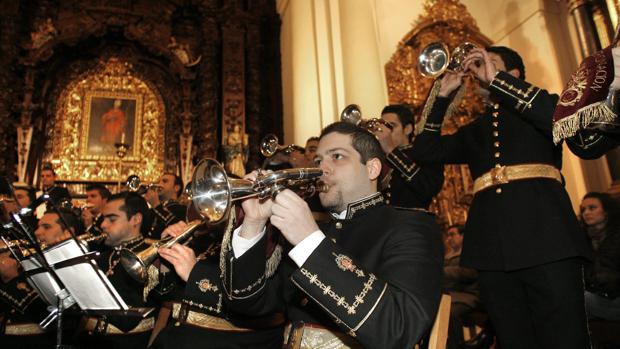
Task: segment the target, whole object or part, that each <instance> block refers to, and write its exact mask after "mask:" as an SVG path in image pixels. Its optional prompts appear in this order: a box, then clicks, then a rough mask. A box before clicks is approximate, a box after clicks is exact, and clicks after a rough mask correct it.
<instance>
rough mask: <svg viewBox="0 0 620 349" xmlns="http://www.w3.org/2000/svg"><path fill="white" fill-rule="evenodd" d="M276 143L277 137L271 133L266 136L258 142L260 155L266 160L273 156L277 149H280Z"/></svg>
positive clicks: (277, 141)
mask: <svg viewBox="0 0 620 349" xmlns="http://www.w3.org/2000/svg"><path fill="white" fill-rule="evenodd" d="M278 143H279V140H278V136H276V135H274V134H273V133H270V134H268V135H266V136H265V137H263V139H262V140H261V142H260V152H261V154H263V156H264V157H266V158H270V157H272V156H273V154H275V153H276V152H277V151H278V149H280V145H279V144H278Z"/></svg>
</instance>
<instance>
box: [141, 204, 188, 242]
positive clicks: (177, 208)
mask: <svg viewBox="0 0 620 349" xmlns="http://www.w3.org/2000/svg"><path fill="white" fill-rule="evenodd" d="M186 211H187V209H186V207H185V206H183V205H181V204H179V203H178V202H176V201H174V200H168V201H166V202H164V203H162V204H160V205H159V206H157V207H155V208H152V209H151V219H152V222H151V225H150V228H149V229H147V231H146V232H143V233H144V236H145V237H146V238H149V239H156V240H159V239H160V238H161V233H162V232H163V231H164V229H166V227H167V226H169V225H171V224H174V223H177V222H179V221H184V220H185V213H186Z"/></svg>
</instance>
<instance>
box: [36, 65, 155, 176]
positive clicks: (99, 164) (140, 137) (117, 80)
mask: <svg viewBox="0 0 620 349" xmlns="http://www.w3.org/2000/svg"><path fill="white" fill-rule="evenodd" d="M95 98H101V99H106V98H107V99H121V100H127V101H132V105H134V103H135V112H134V119H133V120H134V121H133V127H131V128H128V130H129V131H133V132H131V134H129V135H127V139H131V140H132V142H131V145H132V147H131V148H130V150H129V152H128V154H127V156H126V157H125V158H124V159H123V166H122V170H121V172H120V173H119V166H118V165H117V164H118V157H116V155H115V154H114V153H113V152H112V153H110V152H101V153H96V152H93V151H92V149H91V148H89V147H88V144H89V137H90V138H93V137H92V136H93V134H98V133H97V130H94V131H93V130H90V127H91V126H92V121H93V118H95V117H97V115H93V111H92V110H91V106H92V105H93V100H94V99H95ZM164 120H165V107H164V103H163V100H162V98H161V96H160V95H159V94H158V93H157V91H156V90H155V89H154V88H151V87H150V86H149V85H148V84H147V83H146V82H145V81H144V80H142V79H141V78H140V77H138V76H137V75H136V73H135V72H134V70H133V68H132V65H131V64H130V63H128V62H123V61H121V60H119V59H118V58H114V57H113V58H110V59H108V60H107V61H102V62H100V64H99V66H97V67H96V68H94V69H93V70H91V71H87V72H85V73H84V74H82V75H81V76H79V77H78V78H76V79H74V80H73V82H71V83H69V84H68V85H67V87H66V88H65V89H64V91H63V92H62V94H61V95H60V98H59V102H58V103H57V109H56V118H55V123H54V125H55V126H54V131H53V137H52V138H51V141H52V142H53V143H52V147H51V152H50V153H48V154H45V156H44V161H50V162H52V163H53V164H54V166H55V168H56V172H57V173H58V176H59V178H61V179H62V180H63V181H81V182H86V181H93V182H113V181H114V182H115V181H117V180H124V179H125V178H126V177H127V176H128V175H130V174H136V175H138V176H140V178H141V179H142V180H143V181H156V180H158V178H159V176H160V175H161V173H162V172H163V169H164V126H165V121H164ZM89 131H90V136H89ZM99 131H101V130H99Z"/></svg>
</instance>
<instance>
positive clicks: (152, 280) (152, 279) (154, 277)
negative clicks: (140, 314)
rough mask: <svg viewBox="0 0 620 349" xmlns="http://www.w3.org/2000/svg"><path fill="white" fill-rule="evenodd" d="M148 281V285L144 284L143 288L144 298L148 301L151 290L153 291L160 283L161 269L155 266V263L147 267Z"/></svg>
mask: <svg viewBox="0 0 620 349" xmlns="http://www.w3.org/2000/svg"><path fill="white" fill-rule="evenodd" d="M146 274H147V276H148V277H147V281H146V285H144V289H143V290H142V299H143V300H144V301H145V302H146V297H148V295H149V292H151V291H152V290H153V289H154V288H155V287H157V285H159V269H157V267H155V266H154V265H153V264H151V265H149V267H148V268H147V269H146Z"/></svg>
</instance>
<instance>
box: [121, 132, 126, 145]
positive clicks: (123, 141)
mask: <svg viewBox="0 0 620 349" xmlns="http://www.w3.org/2000/svg"><path fill="white" fill-rule="evenodd" d="M121 143H123V144H124V143H125V132H123V134H122V135H121Z"/></svg>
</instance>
